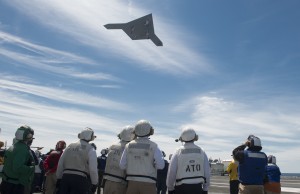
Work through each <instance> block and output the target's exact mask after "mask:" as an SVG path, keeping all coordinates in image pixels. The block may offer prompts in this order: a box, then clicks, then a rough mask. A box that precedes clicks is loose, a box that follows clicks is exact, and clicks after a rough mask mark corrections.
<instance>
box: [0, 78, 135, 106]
mask: <svg viewBox="0 0 300 194" xmlns="http://www.w3.org/2000/svg"><path fill="white" fill-rule="evenodd" d="M15 79H16V78H15ZM22 80H23V78H22ZM1 88H2V90H3V91H4V90H6V91H10V93H16V92H18V93H20V94H28V95H30V96H37V97H42V98H46V99H47V100H52V101H56V102H60V103H68V104H73V105H83V106H89V107H98V108H105V109H110V110H122V111H127V110H133V109H132V108H130V107H129V106H128V105H126V104H124V103H119V102H114V101H112V100H110V99H106V98H101V97H95V96H93V95H90V94H86V93H83V92H76V91H71V90H64V89H57V88H51V87H46V86H40V85H35V84H30V83H22V82H18V81H10V80H6V79H0V89H1ZM4 99H6V100H5V101H8V102H10V98H8V97H4V96H3V97H2V100H4Z"/></svg>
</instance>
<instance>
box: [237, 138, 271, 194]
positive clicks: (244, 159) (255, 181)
mask: <svg viewBox="0 0 300 194" xmlns="http://www.w3.org/2000/svg"><path fill="white" fill-rule="evenodd" d="M246 147H248V149H246V150H245V148H246ZM261 149H262V146H261V141H260V139H259V138H258V137H256V136H254V135H249V137H248V138H247V140H246V142H245V143H244V144H242V145H240V146H238V147H237V148H235V149H234V150H233V152H232V153H233V156H234V158H235V159H236V160H237V161H238V162H239V168H238V175H239V181H240V184H239V194H248V193H255V194H263V193H264V187H263V179H264V176H265V168H266V166H267V156H266V154H265V153H264V152H262V151H261Z"/></svg>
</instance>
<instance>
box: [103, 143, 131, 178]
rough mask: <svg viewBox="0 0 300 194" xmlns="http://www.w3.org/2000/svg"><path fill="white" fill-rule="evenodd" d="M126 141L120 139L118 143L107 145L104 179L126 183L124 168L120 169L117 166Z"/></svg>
mask: <svg viewBox="0 0 300 194" xmlns="http://www.w3.org/2000/svg"><path fill="white" fill-rule="evenodd" d="M126 143H127V142H125V141H120V142H119V143H118V144H114V145H112V146H110V147H109V149H108V150H109V151H108V155H107V159H106V166H105V173H104V179H107V180H110V181H114V182H121V183H126V179H125V176H126V173H125V170H122V169H120V167H119V163H120V159H121V156H122V153H123V151H124V148H125V145H126Z"/></svg>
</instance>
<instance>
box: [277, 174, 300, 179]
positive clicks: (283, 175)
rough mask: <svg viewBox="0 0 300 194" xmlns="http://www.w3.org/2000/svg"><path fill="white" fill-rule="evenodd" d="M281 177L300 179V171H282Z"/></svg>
mask: <svg viewBox="0 0 300 194" xmlns="http://www.w3.org/2000/svg"><path fill="white" fill-rule="evenodd" d="M281 178H289V179H290V178H295V179H300V173H281Z"/></svg>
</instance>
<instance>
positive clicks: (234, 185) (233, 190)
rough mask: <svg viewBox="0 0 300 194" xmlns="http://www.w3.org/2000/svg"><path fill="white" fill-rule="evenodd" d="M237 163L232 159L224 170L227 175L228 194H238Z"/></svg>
mask: <svg viewBox="0 0 300 194" xmlns="http://www.w3.org/2000/svg"><path fill="white" fill-rule="evenodd" d="M238 165H239V164H238V161H236V160H235V159H234V158H233V160H232V161H231V162H230V163H229V165H228V166H227V168H226V171H227V172H228V174H229V189H230V194H238V193H239V183H240V181H239V177H238Z"/></svg>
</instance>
